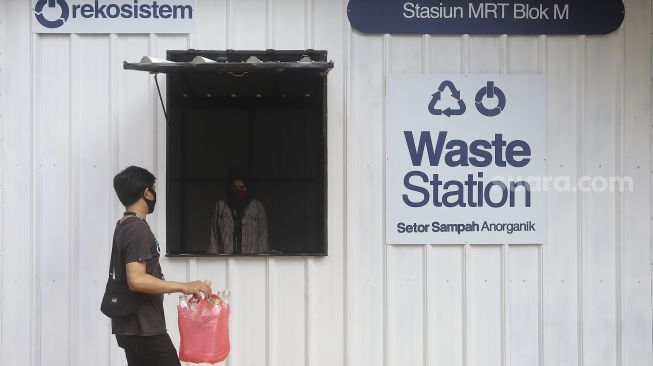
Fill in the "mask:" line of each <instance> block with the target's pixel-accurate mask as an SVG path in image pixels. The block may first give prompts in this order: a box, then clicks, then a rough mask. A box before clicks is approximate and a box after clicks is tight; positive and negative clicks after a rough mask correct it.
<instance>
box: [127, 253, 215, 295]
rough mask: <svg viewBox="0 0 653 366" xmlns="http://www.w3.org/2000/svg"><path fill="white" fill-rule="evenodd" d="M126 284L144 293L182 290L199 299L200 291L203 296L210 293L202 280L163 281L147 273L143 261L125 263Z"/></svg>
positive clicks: (133, 289)
mask: <svg viewBox="0 0 653 366" xmlns="http://www.w3.org/2000/svg"><path fill="white" fill-rule="evenodd" d="M127 285H129V289H130V290H132V291H134V292H142V293H146V294H165V293H172V292H183V293H184V294H186V295H193V296H195V297H196V298H197V299H200V292H203V293H204V296H208V295H209V294H211V287H210V286H208V285H207V284H206V283H205V282H203V281H193V282H175V281H165V280H162V279H159V278H156V277H154V276H152V275H149V274H147V272H146V271H145V263H144V262H130V263H127Z"/></svg>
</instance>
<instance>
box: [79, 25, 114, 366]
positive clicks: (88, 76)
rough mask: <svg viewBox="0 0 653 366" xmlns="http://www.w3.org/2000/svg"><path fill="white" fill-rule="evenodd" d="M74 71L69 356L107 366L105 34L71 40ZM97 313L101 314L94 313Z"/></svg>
mask: <svg viewBox="0 0 653 366" xmlns="http://www.w3.org/2000/svg"><path fill="white" fill-rule="evenodd" d="M73 45H74V46H75V48H74V50H73V51H74V52H73V55H74V60H73V62H74V64H73V65H76V66H77V67H75V70H77V72H76V73H75V75H74V77H73V79H72V80H73V91H74V93H73V95H74V99H73V101H72V106H73V115H74V116H75V118H74V122H75V125H76V126H77V129H78V134H79V135H78V139H79V140H78V143H77V144H78V145H77V146H78V147H79V154H78V158H79V159H78V160H77V161H74V162H73V164H76V165H77V169H79V181H78V187H79V193H78V201H77V204H76V206H75V208H74V210H75V211H78V212H80V213H82V214H81V215H79V216H78V220H79V222H78V228H77V230H78V234H77V235H78V240H77V242H78V248H77V253H78V254H77V259H78V260H77V261H76V262H77V267H76V273H77V276H76V277H77V279H76V280H77V283H78V287H79V292H78V296H77V299H78V305H77V310H78V317H79V320H78V325H77V332H78V334H79V337H78V342H79V344H78V347H77V349H78V351H77V354H76V355H74V357H75V359H76V360H77V363H78V364H79V365H89V364H95V365H106V362H107V361H108V357H109V354H108V352H109V350H108V349H107V347H106V339H107V336H108V334H109V333H110V332H111V330H110V327H109V320H108V319H107V318H106V317H104V316H102V315H101V314H98V309H99V308H98V306H99V305H98V304H99V303H100V299H101V298H102V294H103V293H104V284H105V283H106V279H107V276H108V267H109V251H110V250H111V245H112V241H111V237H112V235H113V230H111V226H112V223H113V222H114V221H115V220H116V219H117V218H115V217H113V216H112V215H109V212H110V211H111V208H112V207H113V200H110V199H109V195H108V194H99V193H100V192H108V193H113V185H112V183H111V182H112V179H113V174H112V173H113V171H112V170H113V169H112V166H111V165H110V157H109V151H110V149H111V141H110V140H109V139H107V136H109V135H110V128H111V124H110V121H109V115H110V113H109V89H108V88H107V85H109V74H110V72H109V37H108V36H106V35H85V36H79V39H78V40H77V41H76V42H75V43H74V44H73ZM98 315H100V316H98Z"/></svg>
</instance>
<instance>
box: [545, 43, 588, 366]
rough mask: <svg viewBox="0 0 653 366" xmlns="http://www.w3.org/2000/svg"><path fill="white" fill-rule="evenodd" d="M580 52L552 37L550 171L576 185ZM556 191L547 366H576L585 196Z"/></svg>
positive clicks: (551, 209)
mask: <svg viewBox="0 0 653 366" xmlns="http://www.w3.org/2000/svg"><path fill="white" fill-rule="evenodd" d="M578 49H582V43H581V41H579V40H578V38H576V37H547V41H546V51H547V55H546V56H547V57H546V72H547V86H548V88H547V105H548V116H547V117H548V120H547V124H548V128H547V150H548V153H547V155H548V158H547V161H548V164H547V170H548V175H550V176H552V177H563V178H568V179H569V181H570V182H574V181H576V179H577V178H578V174H577V171H578V170H579V169H580V161H579V158H580V157H579V156H578V154H577V150H578V149H579V148H580V147H579V143H578V139H579V138H580V133H581V130H580V129H579V127H578V126H579V122H578V120H577V114H578V107H577V94H578V93H579V91H578V89H579V88H581V86H580V85H579V83H577V82H576V81H577V80H578V78H580V77H581V76H580V72H581V71H580V70H578V68H579V64H580V61H581V58H579V57H577V54H578V52H579V51H577V50H578ZM563 182H564V181H563ZM555 187H556V185H554V184H552V185H551V188H550V190H549V193H548V194H547V200H548V201H547V202H548V207H547V222H548V227H547V242H546V243H545V244H544V246H543V248H542V250H543V267H544V268H543V272H544V279H543V284H544V289H543V294H544V299H543V308H544V317H543V326H544V329H543V335H544V338H543V352H544V354H543V359H544V363H545V365H547V366H557V365H565V364H576V363H577V362H578V356H579V355H578V353H579V348H578V345H579V342H578V337H579V331H578V324H579V323H578V321H579V317H578V303H579V302H578V301H579V300H578V291H579V287H578V282H577V271H578V259H579V254H578V251H577V247H578V239H579V238H580V229H579V227H578V226H579V224H580V221H579V210H578V203H579V199H580V195H579V193H574V192H570V191H566V192H565V191H563V192H558V191H556V190H555ZM562 188H564V185H563V186H562Z"/></svg>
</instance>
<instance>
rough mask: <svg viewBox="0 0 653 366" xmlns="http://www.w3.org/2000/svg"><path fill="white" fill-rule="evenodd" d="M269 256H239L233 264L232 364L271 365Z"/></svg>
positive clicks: (235, 365)
mask: <svg viewBox="0 0 653 366" xmlns="http://www.w3.org/2000/svg"><path fill="white" fill-rule="evenodd" d="M266 261H267V259H266V258H237V259H234V260H232V261H231V262H230V264H229V286H230V287H231V291H232V295H231V304H232V308H233V311H232V313H231V319H230V324H229V325H230V326H231V329H230V334H231V354H230V355H229V365H230V366H249V365H267V362H268V361H267V360H268V352H269V350H268V340H267V339H268V327H267V322H268V309H267V306H268V299H267V296H268V293H267V267H266Z"/></svg>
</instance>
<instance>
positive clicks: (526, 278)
mask: <svg viewBox="0 0 653 366" xmlns="http://www.w3.org/2000/svg"><path fill="white" fill-rule="evenodd" d="M508 248H509V250H508V255H509V261H508V276H507V277H508V291H507V292H508V299H509V301H508V302H507V306H508V307H509V310H508V311H507V315H508V318H509V328H508V334H507V335H506V337H507V342H508V354H507V355H506V357H507V363H508V364H509V365H515V366H516V365H533V366H535V365H539V363H540V357H539V356H540V247H539V246H536V245H511V246H509V247H508Z"/></svg>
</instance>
